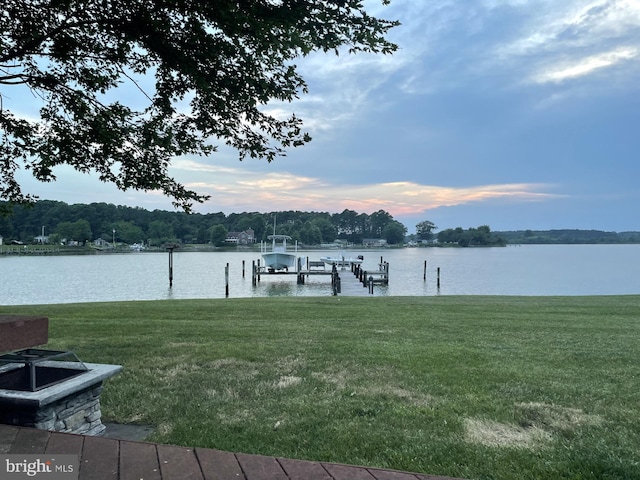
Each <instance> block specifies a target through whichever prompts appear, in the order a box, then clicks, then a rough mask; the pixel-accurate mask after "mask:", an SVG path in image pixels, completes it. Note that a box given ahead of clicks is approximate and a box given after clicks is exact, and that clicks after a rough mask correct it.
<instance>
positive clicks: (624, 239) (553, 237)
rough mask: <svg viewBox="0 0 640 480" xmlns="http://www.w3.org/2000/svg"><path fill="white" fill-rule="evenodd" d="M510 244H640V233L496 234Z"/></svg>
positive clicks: (547, 232)
mask: <svg viewBox="0 0 640 480" xmlns="http://www.w3.org/2000/svg"><path fill="white" fill-rule="evenodd" d="M495 234H496V235H498V236H500V237H501V238H502V239H504V240H505V241H506V242H507V243H510V244H554V243H555V244H559V243H564V244H578V243H581V244H584V243H640V232H619V233H618V232H604V231H600V230H516V231H506V232H495Z"/></svg>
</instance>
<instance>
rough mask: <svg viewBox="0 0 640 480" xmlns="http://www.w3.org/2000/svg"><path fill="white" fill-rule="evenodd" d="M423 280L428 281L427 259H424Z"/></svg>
mask: <svg viewBox="0 0 640 480" xmlns="http://www.w3.org/2000/svg"><path fill="white" fill-rule="evenodd" d="M422 280H424V281H425V282H426V281H427V261H426V260H425V261H424V271H423V272H422Z"/></svg>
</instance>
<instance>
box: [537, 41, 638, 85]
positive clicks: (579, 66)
mask: <svg viewBox="0 0 640 480" xmlns="http://www.w3.org/2000/svg"><path fill="white" fill-rule="evenodd" d="M638 53H640V50H638V49H637V48H634V47H627V48H624V47H623V48H618V49H616V50H613V51H610V52H605V53H601V54H599V55H592V56H589V57H586V58H583V59H581V60H578V61H577V62H575V61H572V63H571V64H568V65H567V64H560V65H556V66H553V67H551V68H549V69H548V70H546V71H543V72H541V73H539V74H538V75H537V76H536V77H535V79H534V81H535V82H536V83H548V82H556V83H560V82H563V81H565V80H568V79H574V78H578V77H583V76H586V75H590V74H592V73H594V72H595V71H596V70H601V69H603V68H606V67H612V66H615V65H617V64H619V63H622V62H624V61H626V60H631V59H634V58H636V57H637V56H638ZM574 62H575V63H574Z"/></svg>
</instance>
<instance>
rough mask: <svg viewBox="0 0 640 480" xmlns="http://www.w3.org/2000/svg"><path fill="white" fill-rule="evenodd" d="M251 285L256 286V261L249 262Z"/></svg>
mask: <svg viewBox="0 0 640 480" xmlns="http://www.w3.org/2000/svg"><path fill="white" fill-rule="evenodd" d="M251 285H253V286H254V287H255V286H256V261H255V260H251Z"/></svg>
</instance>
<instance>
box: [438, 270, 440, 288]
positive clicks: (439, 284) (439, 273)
mask: <svg viewBox="0 0 640 480" xmlns="http://www.w3.org/2000/svg"><path fill="white" fill-rule="evenodd" d="M437 285H438V289H440V267H438V284H437Z"/></svg>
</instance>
